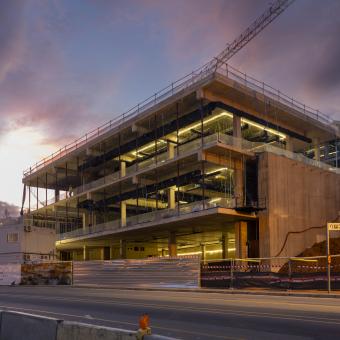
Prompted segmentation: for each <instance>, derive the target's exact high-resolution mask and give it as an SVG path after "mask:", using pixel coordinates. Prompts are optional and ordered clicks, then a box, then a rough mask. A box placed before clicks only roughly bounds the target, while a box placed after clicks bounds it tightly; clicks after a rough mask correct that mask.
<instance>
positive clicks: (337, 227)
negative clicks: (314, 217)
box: [327, 223, 340, 231]
mask: <svg viewBox="0 0 340 340" xmlns="http://www.w3.org/2000/svg"><path fill="white" fill-rule="evenodd" d="M327 227H328V230H333V231H334V230H335V231H340V223H327Z"/></svg>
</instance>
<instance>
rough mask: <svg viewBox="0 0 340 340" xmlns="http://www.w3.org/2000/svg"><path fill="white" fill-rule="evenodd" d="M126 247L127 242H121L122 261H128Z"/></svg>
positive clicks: (120, 254) (120, 253)
mask: <svg viewBox="0 0 340 340" xmlns="http://www.w3.org/2000/svg"><path fill="white" fill-rule="evenodd" d="M126 246H127V242H126V240H120V241H119V256H120V258H121V259H126V250H127V249H126Z"/></svg>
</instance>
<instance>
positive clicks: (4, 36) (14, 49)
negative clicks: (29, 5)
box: [0, 0, 25, 82]
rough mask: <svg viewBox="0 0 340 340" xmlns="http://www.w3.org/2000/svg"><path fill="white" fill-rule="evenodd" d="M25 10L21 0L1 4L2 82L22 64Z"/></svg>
mask: <svg viewBox="0 0 340 340" xmlns="http://www.w3.org/2000/svg"><path fill="white" fill-rule="evenodd" d="M24 10H25V5H24V3H23V2H22V1H20V0H5V1H2V2H1V4H0V22H1V26H2V29H1V30H0V60H1V62H0V82H1V81H4V80H5V79H6V76H7V74H8V73H9V72H11V71H12V70H13V69H15V68H16V67H17V66H18V65H19V64H20V63H21V62H22V57H23V51H24V41H23V34H24V24H23V20H22V18H23V15H24Z"/></svg>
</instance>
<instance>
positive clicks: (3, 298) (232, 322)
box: [0, 286, 340, 340]
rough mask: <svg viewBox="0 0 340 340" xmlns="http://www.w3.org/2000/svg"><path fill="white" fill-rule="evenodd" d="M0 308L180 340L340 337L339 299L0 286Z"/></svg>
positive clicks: (275, 339) (276, 339)
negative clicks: (146, 326)
mask: <svg viewBox="0 0 340 340" xmlns="http://www.w3.org/2000/svg"><path fill="white" fill-rule="evenodd" d="M0 309H9V310H17V311H22V312H27V313H32V314H41V315H45V316H52V317H56V318H61V319H66V320H76V321H80V322H86V323H93V324H100V325H106V326H110V327H117V328H124V329H129V330H134V329H136V328H137V325H138V318H139V316H140V315H141V314H142V313H148V314H149V315H150V319H151V327H152V330H153V333H157V334H162V335H167V336H173V337H177V338H180V339H271V340H272V339H274V340H279V339H340V299H328V298H302V297H282V296H261V295H256V296H255V295H229V294H219V293H197V292H169V291H140V290H137V291H134V290H117V289H96V288H73V287H38V286H36V287H24V286H22V287H20V286H19V287H0Z"/></svg>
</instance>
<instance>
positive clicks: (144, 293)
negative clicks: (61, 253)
mask: <svg viewBox="0 0 340 340" xmlns="http://www.w3.org/2000/svg"><path fill="white" fill-rule="evenodd" d="M20 288H24V287H20ZM41 288H45V290H49V289H51V287H41ZM53 288H54V287H53ZM68 288H70V289H71V288H72V290H77V291H82V290H83V289H84V288H78V287H68ZM97 290H98V289H97ZM100 290H101V291H109V292H113V291H115V292H116V291H118V292H126V294H127V297H129V298H131V290H126V289H125V290H124V289H122V290H116V289H114V290H113V289H107V288H105V289H100ZM137 292H138V295H139V296H135V298H138V299H143V296H146V297H147V298H148V299H150V294H149V295H148V294H147V293H150V292H152V294H151V298H153V297H156V296H157V297H159V298H162V299H163V300H165V299H164V295H161V292H160V291H139V290H137V291H134V293H135V295H136V293H137ZM139 293H141V294H139ZM155 293H156V294H155ZM157 293H160V294H159V295H157ZM167 293H170V294H174V293H175V294H176V295H183V294H186V297H187V293H185V292H167ZM189 293H191V294H195V295H196V296H191V297H189V299H191V300H200V301H201V302H203V303H205V302H206V299H204V298H205V297H206V296H197V295H198V294H200V295H201V294H202V293H196V292H189ZM0 294H5V295H8V293H2V292H1V291H0ZM213 294H214V295H216V294H218V293H209V295H208V296H209V302H210V301H218V302H232V303H235V304H236V303H237V304H241V303H242V304H246V305H247V307H248V306H249V302H251V303H252V304H257V305H261V306H267V305H270V307H272V308H277V307H278V306H279V305H282V306H284V307H287V305H290V306H309V307H316V308H320V307H324V308H326V309H327V311H329V309H330V308H332V309H339V307H338V306H337V305H327V306H326V305H324V304H321V303H320V304H312V303H309V301H310V300H308V298H307V297H302V299H304V300H305V299H307V301H305V302H303V303H296V302H290V301H285V302H280V301H277V299H281V300H282V298H285V299H287V298H292V299H296V298H300V297H291V296H284V297H282V296H266V298H269V299H272V300H274V301H275V302H274V303H273V302H272V301H258V298H255V297H251V296H248V295H247V297H244V294H240V295H242V298H241V297H240V295H237V296H235V299H230V298H229V299H226V298H223V297H222V296H221V297H218V298H211V296H212V295H213ZM22 295H23V296H25V295H24V294H22ZM176 295H175V299H176ZM221 295H222V294H221ZM30 296H31V295H30ZM35 296H39V295H35ZM91 296H93V297H95V298H96V297H97V296H96V294H91ZM168 296H169V295H168ZM170 296H171V295H170ZM109 297H110V298H116V299H122V298H121V294H120V295H119V296H118V295H115V294H112V295H111V296H109ZM106 298H108V297H106ZM300 299H301V298H300ZM313 299H317V298H313ZM178 300H179V301H181V299H178ZM323 300H324V299H318V301H320V302H321V301H322V302H324V301H323ZM174 302H175V301H174ZM187 302H190V301H187Z"/></svg>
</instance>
